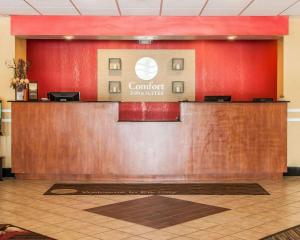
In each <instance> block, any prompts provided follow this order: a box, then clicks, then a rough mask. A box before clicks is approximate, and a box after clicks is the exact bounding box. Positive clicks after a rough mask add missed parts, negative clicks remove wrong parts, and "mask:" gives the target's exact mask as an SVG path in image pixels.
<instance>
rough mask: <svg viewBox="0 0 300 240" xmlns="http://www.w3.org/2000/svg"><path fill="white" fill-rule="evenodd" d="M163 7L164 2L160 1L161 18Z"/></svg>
mask: <svg viewBox="0 0 300 240" xmlns="http://www.w3.org/2000/svg"><path fill="white" fill-rule="evenodd" d="M163 6H164V0H160V8H159V16H161V14H162V9H163Z"/></svg>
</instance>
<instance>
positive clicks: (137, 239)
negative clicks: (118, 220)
mask: <svg viewBox="0 0 300 240" xmlns="http://www.w3.org/2000/svg"><path fill="white" fill-rule="evenodd" d="M124 240H146V238H142V237H139V236H133V237H129V238H125V239H124Z"/></svg>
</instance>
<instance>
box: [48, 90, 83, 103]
mask: <svg viewBox="0 0 300 240" xmlns="http://www.w3.org/2000/svg"><path fill="white" fill-rule="evenodd" d="M48 99H49V100H50V101H54V102H69V101H80V93H79V92H49V93H48Z"/></svg>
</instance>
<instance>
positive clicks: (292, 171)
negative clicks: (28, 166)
mask: <svg viewBox="0 0 300 240" xmlns="http://www.w3.org/2000/svg"><path fill="white" fill-rule="evenodd" d="M283 176H300V167H288V171H287V172H286V173H284V174H283ZM2 177H15V174H14V173H12V172H11V168H3V169H2Z"/></svg>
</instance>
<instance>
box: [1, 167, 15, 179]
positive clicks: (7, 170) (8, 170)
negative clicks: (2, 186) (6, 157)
mask: <svg viewBox="0 0 300 240" xmlns="http://www.w3.org/2000/svg"><path fill="white" fill-rule="evenodd" d="M2 177H15V174H14V173H12V172H11V168H2Z"/></svg>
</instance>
